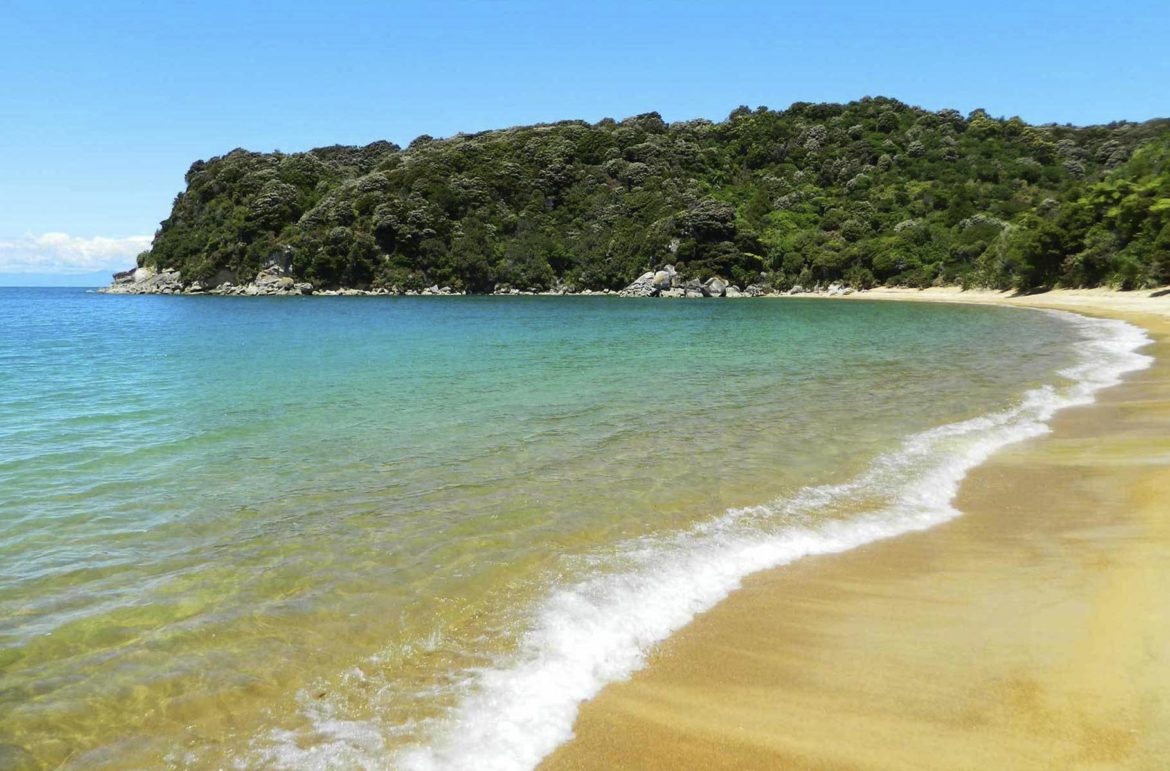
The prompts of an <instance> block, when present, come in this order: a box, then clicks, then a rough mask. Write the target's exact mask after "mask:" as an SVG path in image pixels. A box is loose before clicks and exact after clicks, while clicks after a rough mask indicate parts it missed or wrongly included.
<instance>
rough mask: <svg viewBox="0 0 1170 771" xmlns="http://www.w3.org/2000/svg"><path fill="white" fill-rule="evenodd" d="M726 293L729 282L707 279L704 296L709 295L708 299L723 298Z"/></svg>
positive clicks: (713, 278)
mask: <svg viewBox="0 0 1170 771" xmlns="http://www.w3.org/2000/svg"><path fill="white" fill-rule="evenodd" d="M726 291H727V282H726V281H723V280H722V279H720V278H715V277H712V278H709V279H707V282H706V283H705V284H703V294H705V295H707V296H708V297H722V296H723V294H724V292H726Z"/></svg>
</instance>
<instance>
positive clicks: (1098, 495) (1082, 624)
mask: <svg viewBox="0 0 1170 771" xmlns="http://www.w3.org/2000/svg"><path fill="white" fill-rule="evenodd" d="M1159 294H1160V293H1159V292H1156V291H1155V292H1130V293H1118V292H1111V291H1109V290H1080V291H1077V290H1065V291H1055V292H1049V293H1045V294H1042V295H1032V296H1023V297H1013V296H1010V295H1008V294H1006V293H999V292H979V291H968V292H961V291H959V290H956V289H936V290H897V289H880V290H872V291H870V292H865V293H860V294H855V295H847V296H842V297H841V298H840V299H842V300H849V301H853V300H861V301H864V300H874V301H883V300H893V301H899V300H901V301H905V300H910V301H925V302H966V303H978V304H1004V305H1019V306H1027V307H1037V308H1050V309H1059V310H1070V311H1074V312H1078V313H1082V314H1085V315H1092V316H1103V317H1112V318H1121V319H1124V320H1126V321H1130V322H1132V323H1135V324H1138V325H1139V326H1142V327H1144V328H1145V329H1147V330H1148V331H1149V332H1150V334H1151V335H1152V336H1153V338H1154V340H1155V343H1154V345H1153V346H1151V347H1148V348H1147V349H1146V350H1145V351H1144V352H1145V353H1152V354H1153V355H1154V357H1155V362H1154V364H1153V366H1152V367H1151V368H1150V369H1147V370H1143V371H1140V372H1136V373H1132V374H1131V375H1129V376H1127V377H1126V379H1125V382H1124V383H1123V384H1121V385H1119V386H1115V387H1112V388H1109V389H1106V390H1105V391H1102V392H1100V393H1098V394H1097V399H1096V401H1095V402H1094V403H1093V404H1091V405H1087V406H1083V407H1073V408H1070V409H1067V410H1064V411H1062V412H1060V413H1059V414H1057V415H1056V417H1055V418H1053V419H1052V420H1051V421H1050V425H1051V428H1052V432H1051V433H1050V434H1048V435H1047V436H1044V437H1041V438H1038V439H1032V440H1027V441H1025V442H1022V443H1020V444H1015V445H1012V446H1010V447H1008V448H1006V449H1003V450H1000V451H999V452H998V453H997V454H996V455H995V456H993V457H992V458H991V459H990V460H988V461H987V462H986V463H984V464H983V465H981V466H979V467H977V468H975V469H974V470H973V471H972V472H971V473H970V474H968V476H967V477H966V478H965V479H964V481H963V484H962V486H961V488H960V492H959V495H958V497H957V499H956V501H955V505H956V507H957V508H958V509H959V510H960V511H962V512H963V515H964V516H961V517H959V518H958V519H955V520H952V521H950V522H947V523H944V524H942V525H939V526H936V527H934V528H932V529H929V530H925V531H922V532H917V533H911V534H908V535H903V536H900V537H898V538H895V539H892V540H887V541H879V542H875V543H871V544H868V545H865V546H862V547H859V548H857V549H854V550H852V551H849V552H845V553H842V554H837V555H830V556H821V557H809V558H806V559H803V560H800V561H799V562H796V563H793V564H791V565H788V566H785V567H782V568H778V569H774V570H768V571H764V572H761V573H757V574H755V575H753V576H752V577H750V578H749V579H747V580H746V581H744V583H743V587H742V588H741V589H740V590H739V591H737V592H735V593H733V594H732V595H731V596H730V597H729V598H727V599H726V600H724V601H723V602H721V603H720V604H719V605H717V606H716V607H715V608H713V609H712V610H710V611H708V612H707V613H705V614H703V615H701V616H699V617H697V618H696V619H695V620H694V621H693V622H692V623H691V624H690V625H688V626H687V627H686V628H684V629H683V630H681V631H680V632H678V633H676V634H675V635H674V636H672V637H671V638H669V639H668V640H667V641H666V642H665V643H663V644H661V645H660V646H659V647H658V648H657V649H656V650H655V651H654V653H653V654H652V655H651V656H650V657H649V663H648V666H647V667H646V668H645V669H643V670H641V671H640V672H638V673H636V674H635V675H633V676H632V677H631V678H630V679H629V680H627V681H624V682H620V683H615V684H612V685H610V686H608V687H606V688H605V689H604V690H603V691H602V692H601V694H600V695H599V696H597V697H596V698H595V699H593V700H591V701H589V702H586V703H585V704H584V705H583V706H582V707H581V710H580V712H579V714H578V718H577V721H576V724H575V726H574V732H575V735H576V738H575V739H573V740H571V741H570V742H568V743H566V744H564V745H562V746H561V747H560V748H558V749H557V750H556V751H555V752H554V753H553V754H552V755H550V756H549V757H548V758H546V759H545V762H544V764H543V765H542V768H548V769H562V768H596V767H636V768H676V767H704V768H720V767H727V768H732V767H734V768H752V767H755V768H765V767H767V768H775V767H785V768H907V767H930V768H986V767H1012V768H1056V767H1059V768H1070V767H1082V768H1090V767H1110V768H1115V767H1122V768H1142V769H1144V768H1155V767H1157V764H1158V763H1159V762H1160V761H1161V759H1162V758H1164V757H1165V755H1166V753H1167V752H1170V696H1167V695H1166V694H1170V658H1168V657H1167V655H1166V654H1165V653H1164V651H1165V650H1166V649H1167V647H1168V643H1170V613H1168V612H1167V611H1166V609H1165V607H1164V601H1163V600H1164V597H1165V596H1167V591H1168V590H1170V522H1167V521H1166V518H1165V516H1164V514H1163V512H1162V509H1164V508H1165V505H1166V496H1165V493H1164V492H1162V491H1164V490H1166V489H1170V441H1168V440H1167V439H1166V437H1167V436H1170V297H1166V296H1161V297H1159V296H1156V295H1159ZM797 297H803V295H798V296H797Z"/></svg>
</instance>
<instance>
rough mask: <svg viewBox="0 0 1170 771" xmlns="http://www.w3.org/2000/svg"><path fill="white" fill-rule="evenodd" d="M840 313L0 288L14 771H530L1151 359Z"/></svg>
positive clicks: (1117, 346) (1031, 331) (928, 312)
mask: <svg viewBox="0 0 1170 771" xmlns="http://www.w3.org/2000/svg"><path fill="white" fill-rule="evenodd" d="M1147 342H1148V339H1147V338H1146V336H1145V334H1144V333H1143V332H1142V331H1141V330H1139V329H1137V328H1135V327H1133V326H1130V325H1127V324H1125V323H1123V322H1120V321H1109V320H1098V319H1088V318H1084V317H1080V316H1075V315H1071V314H1066V313H1058V312H1050V311H1035V310H1025V309H1017V308H1003V307H975V306H954V305H945V306H944V305H938V304H926V303H896V302H866V301H856V302H854V301H844V302H843V301H833V300H823V299H805V298H794V299H751V300H748V299H744V300H724V301H716V300H707V301H698V300H692V301H687V300H673V301H672V300H654V299H632V298H631V299H622V298H615V297H537V296H520V297H270V298H235V297H199V296H118V295H103V294H98V293H95V292H93V291H86V290H83V289H68V288H54V289H17V288H0V768H5V769H39V768H54V769H55V768H65V769H74V768H76V769H81V768H85V769H104V768H111V769H112V768H119V769H121V768H296V769H335V768H337V769H340V768H345V769H349V768H368V769H501V770H503V769H531V768H534V767H535V766H536V765H537V764H539V762H540V761H541V759H542V758H543V757H545V756H546V755H547V754H548V753H549V752H551V751H552V750H553V749H554V748H555V747H556V746H557V745H558V744H560V743H562V742H564V741H566V740H567V739H568V738H570V737H571V735H572V727H573V721H574V718H575V716H576V713H577V709H578V706H579V705H580V703H581V702H582V701H584V700H586V699H588V698H590V697H592V696H594V695H595V694H597V693H598V691H599V690H600V689H601V688H602V687H604V686H605V684H606V683H609V682H613V681H617V680H621V679H623V678H625V677H628V676H629V675H630V674H631V673H632V672H634V671H636V670H638V669H639V668H640V667H642V666H643V665H644V664H645V662H646V659H647V655H648V653H649V652H651V651H652V650H653V648H654V646H655V645H657V644H659V643H661V642H662V641H663V640H665V639H666V638H667V637H669V636H670V635H671V633H673V632H675V631H676V630H678V629H680V628H681V627H683V626H685V625H686V624H687V623H688V622H689V621H690V620H691V619H693V618H694V617H695V616H696V615H697V614H700V613H702V612H703V611H705V610H707V609H709V608H711V607H712V606H713V605H715V604H716V603H718V602H719V601H720V600H721V599H723V598H724V597H726V596H727V595H728V594H729V593H730V592H733V591H734V590H735V589H736V588H737V586H739V584H740V582H741V581H742V580H743V578H744V577H745V576H747V575H749V574H751V573H753V572H756V571H760V570H766V569H783V566H784V565H785V564H788V563H791V562H793V561H795V560H799V559H805V558H815V556H816V555H823V554H829V553H833V552H840V551H844V550H847V549H851V548H854V547H856V546H859V545H862V544H865V543H868V542H872V541H875V540H878V539H883V538H889V537H893V536H897V535H899V534H902V533H906V532H910V531H914V530H920V529H924V528H929V527H931V526H934V525H937V524H939V523H942V522H944V521H946V520H948V519H951V518H953V517H956V516H959V515H960V512H958V511H956V510H955V508H954V507H953V506H952V505H951V500H952V498H953V497H954V495H955V493H956V491H957V489H958V486H959V483H960V482H961V480H962V478H963V477H964V475H965V474H966V473H967V472H968V471H969V470H970V469H971V468H973V467H974V466H976V465H978V464H979V463H981V462H982V461H983V460H985V459H986V458H987V457H988V456H989V455H991V454H992V453H994V452H995V451H996V450H998V449H1000V448H1002V447H1004V446H1006V445H1008V444H1011V443H1014V442H1019V441H1023V440H1027V439H1029V438H1032V437H1037V436H1040V435H1042V434H1044V433H1045V432H1046V431H1048V430H1049V429H1048V422H1049V420H1050V419H1051V417H1052V416H1053V415H1054V414H1055V413H1056V412H1057V411H1058V410H1060V409H1062V408H1064V407H1068V406H1071V405H1077V404H1086V403H1088V402H1091V401H1092V400H1093V398H1094V394H1095V393H1096V392H1097V391H1099V390H1100V389H1102V388H1104V387H1107V386H1109V385H1112V384H1115V383H1117V382H1119V381H1120V379H1121V377H1122V376H1123V375H1124V374H1125V373H1126V372H1129V371H1132V370H1136V369H1139V368H1141V367H1143V366H1145V365H1146V364H1148V362H1149V359H1148V357H1146V356H1144V355H1142V354H1141V353H1139V349H1140V348H1141V347H1142V346H1144V345H1145V344H1146V343H1147Z"/></svg>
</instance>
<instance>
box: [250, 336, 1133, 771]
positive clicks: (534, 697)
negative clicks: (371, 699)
mask: <svg viewBox="0 0 1170 771" xmlns="http://www.w3.org/2000/svg"><path fill="white" fill-rule="evenodd" d="M1060 315H1062V316H1063V317H1064V318H1066V319H1067V320H1068V321H1069V322H1070V323H1071V324H1073V325H1075V326H1076V327H1077V328H1078V330H1079V334H1080V335H1081V336H1082V337H1083V338H1084V339H1083V341H1082V342H1081V343H1080V344H1079V348H1078V350H1079V351H1080V354H1081V356H1080V360H1079V362H1078V363H1077V364H1076V365H1075V366H1073V367H1071V368H1069V369H1068V370H1065V371H1063V372H1061V373H1060V374H1061V375H1063V376H1064V377H1066V378H1068V379H1069V380H1070V381H1071V382H1070V383H1069V384H1066V385H1063V386H1060V387H1056V386H1045V387H1042V388H1038V389H1035V390H1033V391H1030V392H1028V393H1027V394H1026V395H1025V397H1024V398H1023V399H1022V401H1021V402H1020V404H1019V405H1018V406H1016V407H1014V408H1012V409H1009V410H1005V411H1003V412H999V413H995V414H990V415H984V416H981V417H978V418H974V419H971V420H967V421H963V422H959V423H953V424H949V425H945V426H941V427H938V428H935V429H932V430H929V431H926V432H923V433H920V434H917V435H914V436H911V437H909V438H908V439H906V440H905V442H904V443H903V445H902V446H901V447H900V448H899V450H898V451H897V452H893V453H889V454H887V455H884V456H882V457H880V458H878V459H877V460H876V461H875V462H874V463H873V464H872V466H871V467H870V468H869V469H868V470H867V471H866V472H864V473H863V474H861V475H860V476H859V477H857V478H855V479H853V480H851V481H849V482H846V483H844V484H839V485H831V486H823V487H816V488H807V489H805V490H803V491H801V492H800V493H799V494H798V495H796V496H795V497H793V498H790V499H787V500H781V501H776V502H774V503H771V504H767V505H763V506H754V507H749V508H745V509H734V510H730V511H727V512H725V513H724V514H723V515H722V516H720V517H718V518H716V519H714V520H711V521H709V522H706V523H703V524H701V525H699V526H697V527H694V528H692V529H690V530H688V531H686V532H684V533H682V534H679V535H675V536H671V537H662V538H653V539H649V538H648V539H642V540H639V541H635V542H632V543H630V544H627V545H626V546H625V547H624V549H623V550H622V553H621V554H620V558H621V560H622V561H623V563H624V564H625V565H626V566H627V567H626V569H624V570H621V571H618V572H601V573H595V574H593V575H592V576H591V577H589V578H586V579H584V580H582V581H580V582H579V583H575V584H571V585H566V586H561V587H558V588H555V589H553V590H552V591H551V593H550V594H549V596H548V597H547V598H546V599H545V601H544V602H543V604H542V605H541V606H540V607H539V608H538V609H537V612H536V614H535V617H534V621H533V623H532V626H531V628H530V630H529V631H528V632H527V633H526V634H525V636H524V637H523V639H522V641H521V646H520V653H519V655H517V656H516V657H515V658H514V659H513V660H511V661H509V662H507V663H503V664H501V665H500V666H499V667H497V668H494V669H486V670H482V671H480V672H478V675H477V678H476V680H475V685H474V687H473V688H472V689H471V690H470V691H469V693H468V694H467V695H466V697H465V698H464V699H463V701H462V702H461V703H460V704H459V706H458V707H457V708H456V709H455V710H454V711H453V713H452V714H451V715H450V716H449V718H448V720H447V721H446V722H445V724H444V725H443V726H442V727H441V728H439V729H438V730H437V732H436V734H435V735H434V737H433V739H432V741H431V743H430V744H428V745H426V746H417V747H414V748H411V749H409V750H408V751H406V752H403V753H401V754H399V755H398V756H397V757H393V758H385V757H378V756H377V753H369V752H368V750H370V749H373V747H371V746H370V739H369V737H368V736H366V735H363V736H362V737H361V739H359V740H358V741H354V742H349V741H347V738H349V736H348V735H349V734H350V732H351V731H353V729H354V727H353V726H349V725H345V726H338V725H337V724H336V723H334V724H333V725H330V726H326V727H327V728H332V729H333V730H332V731H328V730H327V731H324V733H329V734H332V736H333V737H334V738H335V739H336V742H337V744H336V746H332V747H328V748H323V747H316V748H314V751H313V753H312V757H306V756H303V755H302V756H301V757H299V758H295V757H291V756H288V755H285V756H284V758H283V759H284V761H286V762H287V763H288V764H290V765H303V763H304V761H306V760H309V761H311V762H310V765H313V766H316V767H331V766H336V765H338V764H340V765H345V766H348V767H354V766H361V767H369V768H374V767H381V766H385V765H391V766H393V767H400V768H405V769H412V770H414V771H428V770H430V769H480V770H491V769H498V770H499V771H512V770H513V769H530V768H533V767H535V766H536V765H537V764H538V763H539V762H540V760H541V759H542V758H544V757H545V756H546V755H547V754H548V753H549V752H551V751H552V750H553V749H555V748H556V747H557V746H558V745H559V744H561V743H563V742H564V741H566V740H568V739H570V738H571V737H572V727H573V722H574V720H575V718H576V715H577V709H578V706H579V705H580V704H581V702H583V701H585V700H587V699H590V698H592V697H593V696H595V695H596V694H597V693H598V692H599V691H600V690H601V689H602V687H604V686H605V685H606V684H607V683H610V682H613V681H616V680H621V679H623V678H626V677H628V676H629V675H630V674H632V673H633V672H635V671H636V670H638V669H639V668H641V667H642V666H643V664H644V662H645V655H646V653H647V652H648V651H649V650H650V648H651V647H652V646H653V645H655V644H656V643H658V642H660V641H662V640H663V639H665V638H666V637H668V636H669V635H670V634H671V633H673V632H675V631H676V630H678V629H680V628H681V627H683V626H684V625H686V624H687V623H688V622H689V621H690V620H691V619H693V618H694V617H695V615H696V614H698V613H701V612H703V611H704V610H707V609H708V608H711V607H712V606H714V605H715V604H716V603H717V602H719V601H720V600H722V599H723V598H725V597H726V596H727V595H728V594H729V593H730V592H732V591H734V590H735V589H736V588H737V587H738V586H739V585H740V582H741V581H742V580H743V578H744V577H746V576H748V575H749V574H751V573H755V572H757V571H760V570H764V569H767V568H772V567H776V566H779V565H783V564H785V563H789V562H792V561H794V560H797V559H800V558H801V557H804V556H809V555H816V554H828V553H833V552H841V551H845V550H848V549H852V548H854V547H857V546H860V545H862V544H865V543H870V542H873V541H876V540H880V539H883V538H889V537H892V536H896V535H899V534H902V533H908V532H911V531H915V530H922V529H925V528H928V527H931V526H933V525H937V524H939V523H941V522H944V521H946V520H949V519H951V518H953V517H956V516H958V514H959V512H958V511H957V510H956V509H955V508H954V507H953V506H952V505H951V501H952V500H953V498H954V496H955V494H956V493H957V491H958V488H959V484H960V482H961V481H962V479H963V477H964V476H965V475H966V474H967V472H968V471H969V470H970V469H972V468H973V467H975V466H977V465H979V464H980V463H982V462H983V461H984V460H986V459H987V458H988V456H990V455H991V454H992V453H994V452H995V451H996V450H998V449H1000V448H1002V447H1004V446H1006V445H1008V444H1011V443H1013V442H1018V441H1020V440H1023V439H1027V438H1029V437H1034V436H1038V435H1040V434H1043V433H1045V432H1047V431H1048V430H1049V429H1048V426H1047V421H1048V420H1049V419H1050V418H1051V417H1052V416H1053V414H1054V413H1056V412H1057V411H1058V410H1060V409H1063V408H1065V407H1069V406H1073V405H1078V404H1086V403H1089V402H1091V401H1092V400H1093V398H1094V394H1095V393H1096V392H1097V391H1099V390H1100V389H1102V388H1105V387H1107V386H1110V385H1115V384H1117V383H1119V382H1120V381H1121V378H1122V376H1123V375H1124V374H1126V373H1128V372H1132V371H1135V370H1138V369H1142V368H1144V367H1147V366H1149V364H1150V363H1151V362H1152V358H1151V357H1149V356H1144V355H1142V354H1139V353H1137V351H1138V349H1140V348H1141V347H1143V346H1144V345H1146V344H1147V343H1149V342H1150V340H1149V338H1148V337H1147V336H1146V334H1145V332H1144V331H1142V330H1141V329H1138V328H1137V327H1134V326H1132V325H1129V324H1126V323H1124V322H1120V321H1113V320H1096V319H1087V318H1084V317H1081V316H1076V315H1073V314H1064V313H1062V314H1060ZM862 501H873V502H874V505H873V506H871V507H863V510H864V512H865V513H862V514H847V512H849V511H856V510H857V507H858V504H859V502H862ZM834 507H842V508H841V510H840V513H839V515H838V516H837V517H836V518H834V516H833V511H834ZM814 513H815V514H816V516H815V517H814V516H813V515H814ZM339 728H341V730H338V729H339ZM363 745H364V746H363ZM278 754H279V753H278ZM328 758H333V759H335V760H336V761H337V763H336V764H335V763H330V762H329V760H328ZM268 759H269V760H270V761H273V760H276V758H274V757H273V756H272V755H270V756H269V758H268ZM298 760H299V761H301V762H300V763H298V762H297V761H298Z"/></svg>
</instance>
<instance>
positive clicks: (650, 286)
mask: <svg viewBox="0 0 1170 771" xmlns="http://www.w3.org/2000/svg"><path fill="white" fill-rule="evenodd" d="M654 275H655V274H654V272H653V271H650V272H649V273H643V274H642V275H641V276H638V278H636V279H634V281H633V283H631V284H630V285H629V286H627V287H626V288H625V289H623V290H622V291H621V292H619V293H618V294H620V295H621V296H622V297H653V296H654V295H656V294H658V290H657V289H656V288H655V287H654Z"/></svg>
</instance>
